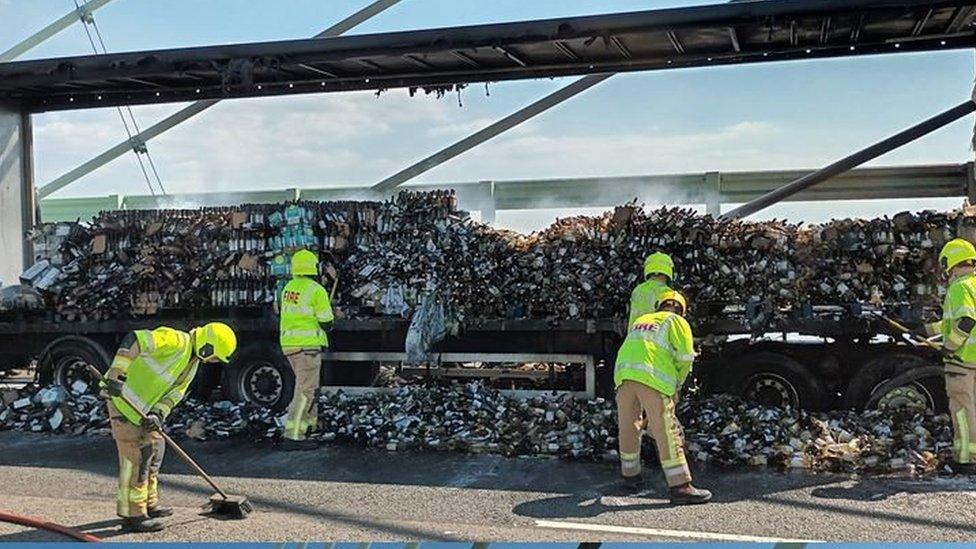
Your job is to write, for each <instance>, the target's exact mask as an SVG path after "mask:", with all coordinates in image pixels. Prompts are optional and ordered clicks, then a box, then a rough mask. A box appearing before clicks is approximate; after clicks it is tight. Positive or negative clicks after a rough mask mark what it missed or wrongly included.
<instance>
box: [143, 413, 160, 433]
mask: <svg viewBox="0 0 976 549" xmlns="http://www.w3.org/2000/svg"><path fill="white" fill-rule="evenodd" d="M142 427H143V428H144V429H147V430H149V431H162V430H163V418H161V417H159V414H157V413H155V412H150V413H148V414H146V417H145V418H143V420H142Z"/></svg>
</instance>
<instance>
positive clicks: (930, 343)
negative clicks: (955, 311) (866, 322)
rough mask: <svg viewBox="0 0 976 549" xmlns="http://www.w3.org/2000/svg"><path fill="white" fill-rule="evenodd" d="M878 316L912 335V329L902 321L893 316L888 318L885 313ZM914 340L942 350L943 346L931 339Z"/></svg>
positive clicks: (897, 328)
mask: <svg viewBox="0 0 976 549" xmlns="http://www.w3.org/2000/svg"><path fill="white" fill-rule="evenodd" d="M878 316H879V317H881V318H882V319H884V320H885V322H887V323H888V324H891V325H892V326H893V327H894V328H895V329H896V330H899V331H901V332H904V333H906V334H908V335H912V331H911V330H909V329H908V327H906V326H904V325H902V324H901V323H900V322H897V321H896V320H893V319H891V318H888V317H887V316H885V315H883V314H880V313H879V314H878ZM914 341H916V342H917V343H921V344H923V345H926V346H928V347H931V348H933V349H935V350H936V351H941V350H942V348H941V347H939V346H938V345H936V344H935V343H933V342H931V341H929V340H927V339H918V340H914Z"/></svg>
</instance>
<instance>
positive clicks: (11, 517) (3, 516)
mask: <svg viewBox="0 0 976 549" xmlns="http://www.w3.org/2000/svg"><path fill="white" fill-rule="evenodd" d="M0 521H2V522H9V523H11V524H19V525H21V526H27V527H30V528H38V529H40V530H47V531H48V532H55V533H58V534H61V535H63V536H68V537H69V538H71V539H75V540H78V541H87V542H89V543H98V542H100V541H102V538H100V537H98V536H93V535H91V534H86V533H85V532H82V531H81V530H78V529H76V528H71V527H69V526H63V525H61V524H55V523H53V522H48V521H46V520H44V519H39V518H34V517H29V516H27V515H18V514H16V513H11V512H9V511H0Z"/></svg>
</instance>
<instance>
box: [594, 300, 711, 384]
mask: <svg viewBox="0 0 976 549" xmlns="http://www.w3.org/2000/svg"><path fill="white" fill-rule="evenodd" d="M694 359H695V350H694V341H693V338H692V334H691V326H690V325H689V324H688V321H687V320H685V319H684V318H683V317H682V316H681V315H678V314H675V313H672V312H670V311H659V312H656V313H650V314H646V315H643V316H641V317H639V318H638V319H637V321H636V322H635V323H634V325H633V326H631V327H630V331H629V332H628V333H627V339H625V340H624V343H623V345H621V346H620V350H619V351H617V363H616V365H615V366H614V369H613V382H614V385H615V386H617V387H619V386H620V384H621V383H623V382H624V381H626V380H631V381H636V382H638V383H643V384H644V385H647V386H648V387H650V388H652V389H654V390H655V391H658V392H660V393H663V394H665V395H668V396H672V395H674V393H675V391H676V390H677V388H678V387H679V386H680V385H681V384H682V383H684V381H685V379H686V378H687V377H688V374H689V373H690V372H691V363H692V362H693V361H694Z"/></svg>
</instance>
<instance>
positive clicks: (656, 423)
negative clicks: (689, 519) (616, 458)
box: [617, 380, 691, 486]
mask: <svg viewBox="0 0 976 549" xmlns="http://www.w3.org/2000/svg"><path fill="white" fill-rule="evenodd" d="M641 412H643V413H644V414H645V415H646V417H647V430H648V431H649V432H650V435H651V436H652V437H653V438H654V443H655V445H656V446H657V455H658V456H660V459H661V468H662V469H663V470H664V477H665V479H667V481H668V486H680V485H682V484H687V483H689V482H691V471H690V470H689V469H688V462H687V460H686V459H685V451H684V440H683V439H682V436H681V425H680V424H679V423H678V418H677V417H676V416H675V414H674V399H673V398H672V397H669V396H667V395H665V394H662V393H659V392H657V391H655V390H654V389H651V388H650V387H648V386H647V385H644V384H642V383H638V382H636V381H630V380H627V381H624V382H623V383H621V384H620V387H617V428H618V435H617V441H618V443H619V445H620V472H621V473H622V474H623V476H625V477H633V476H637V475H639V474H640V473H641V471H642V469H643V467H642V465H641V458H640V440H641V434H642V429H641V425H642V424H643V419H642V418H641Z"/></svg>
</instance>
